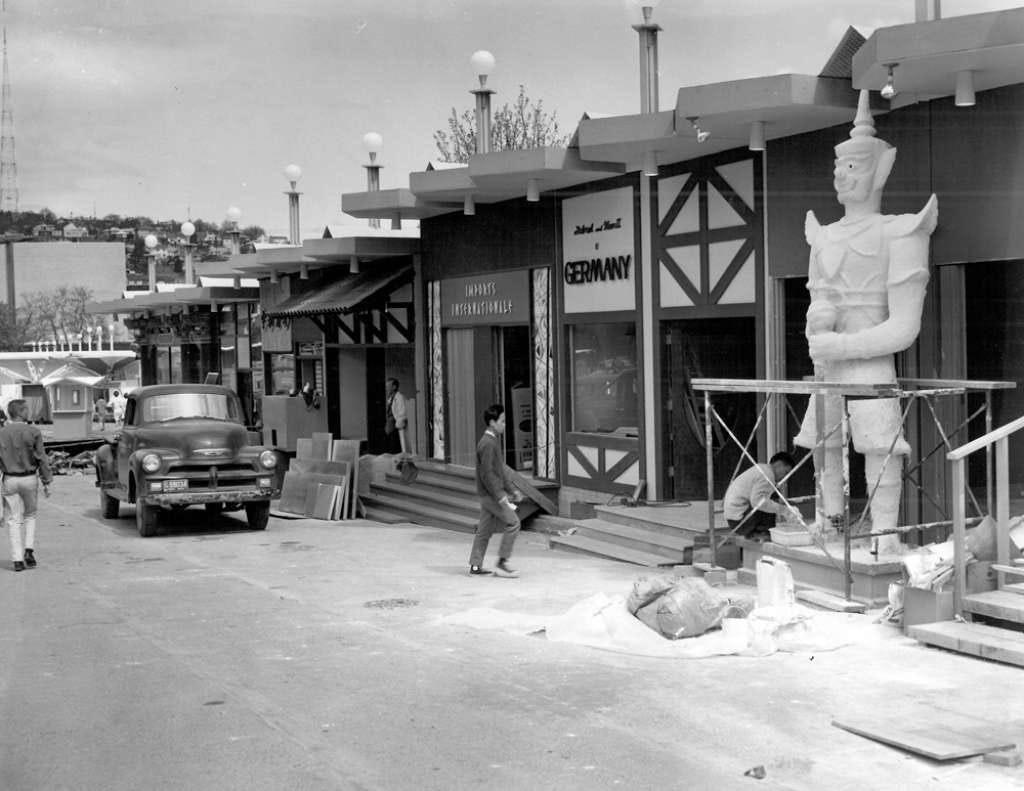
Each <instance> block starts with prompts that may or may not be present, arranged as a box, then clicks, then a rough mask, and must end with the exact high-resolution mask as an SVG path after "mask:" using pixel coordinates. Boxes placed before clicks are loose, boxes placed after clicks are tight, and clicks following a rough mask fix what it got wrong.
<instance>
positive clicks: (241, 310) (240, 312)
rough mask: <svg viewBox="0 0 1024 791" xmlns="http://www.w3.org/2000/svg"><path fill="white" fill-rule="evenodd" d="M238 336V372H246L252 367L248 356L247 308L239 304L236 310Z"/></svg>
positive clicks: (243, 304)
mask: <svg viewBox="0 0 1024 791" xmlns="http://www.w3.org/2000/svg"><path fill="white" fill-rule="evenodd" d="M236 318H237V322H236V326H237V336H238V370H239V371H247V370H249V369H250V368H251V367H252V363H251V360H250V354H249V306H248V305H246V304H245V303H239V305H238V307H237V309H236Z"/></svg>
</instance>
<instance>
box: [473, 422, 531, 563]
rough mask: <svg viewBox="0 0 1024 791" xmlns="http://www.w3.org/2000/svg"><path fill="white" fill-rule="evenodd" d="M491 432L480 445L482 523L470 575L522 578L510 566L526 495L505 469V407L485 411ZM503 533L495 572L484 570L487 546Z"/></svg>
mask: <svg viewBox="0 0 1024 791" xmlns="http://www.w3.org/2000/svg"><path fill="white" fill-rule="evenodd" d="M484 425H486V426H487V430H486V431H484V435H483V436H482V437H481V438H480V441H479V442H478V443H477V446H476V491H477V494H478V495H480V522H479V523H478V524H477V526H476V538H474V539H473V551H472V553H471V554H470V556H469V573H470V574H491V573H495V574H497V575H498V576H499V577H518V576H519V572H518V571H516V570H515V569H514V568H512V567H511V566H509V565H508V559H509V557H511V555H512V546H513V544H515V542H516V536H517V535H519V517H518V516H516V506H515V503H517V502H518V501H519V500H521V499H522V495H521V494H520V493H519V491H518V490H517V489H516V488H515V487H514V486H513V485H512V480H511V479H510V478H509V475H508V472H507V471H506V468H505V453H504V451H503V450H502V447H501V435H502V434H504V433H505V408H504V407H503V406H502V405H501V404H492V405H491V406H489V407H487V409H485V410H484ZM498 532H500V533H501V548H500V549H499V550H498V564H497V566H496V567H495V570H494V572H492V571H491V570H490V569H485V568H484V567H483V562H484V555H485V554H486V552H487V544H488V543H489V542H490V540H491V536H492V535H493V534H494V533H498Z"/></svg>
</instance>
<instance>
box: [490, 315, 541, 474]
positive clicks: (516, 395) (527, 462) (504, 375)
mask: <svg viewBox="0 0 1024 791" xmlns="http://www.w3.org/2000/svg"><path fill="white" fill-rule="evenodd" d="M496 335H498V336H499V344H500V349H501V355H500V360H501V371H500V379H499V393H498V398H499V400H500V402H501V403H502V404H503V405H504V407H505V457H506V464H508V466H509V467H511V468H512V469H514V470H531V469H533V384H532V381H531V372H532V370H533V367H532V366H531V364H530V361H531V355H530V328H529V327H527V326H525V325H524V326H517V327H502V328H501V329H499V330H497V331H496Z"/></svg>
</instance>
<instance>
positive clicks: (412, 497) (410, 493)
mask: <svg viewBox="0 0 1024 791" xmlns="http://www.w3.org/2000/svg"><path fill="white" fill-rule="evenodd" d="M370 491H371V492H377V493H379V494H382V495H384V496H387V497H393V498H395V499H400V500H407V501H412V502H422V503H425V504H426V505H428V506H429V505H431V504H433V505H435V506H438V507H440V508H443V509H445V510H451V511H457V512H459V513H465V514H466V515H468V516H473V517H474V518H475V519H479V518H480V500H479V498H478V497H477V496H476V494H475V493H474V494H473V495H468V494H465V493H463V492H454V491H452V490H450V489H441V490H439V489H432V488H429V487H425V486H423V487H421V486H406V485H404V484H402V483H393V482H391V481H390V480H388V482H386V483H373V484H370Z"/></svg>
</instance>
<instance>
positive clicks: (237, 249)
mask: <svg viewBox="0 0 1024 791" xmlns="http://www.w3.org/2000/svg"><path fill="white" fill-rule="evenodd" d="M241 216H242V210H241V209H239V208H238V207H237V206H228V235H229V236H230V237H231V255H238V254H239V253H241V252H242V243H241V238H240V237H241V235H242V232H241V231H240V230H239V228H238V220H239V219H240V218H241Z"/></svg>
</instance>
